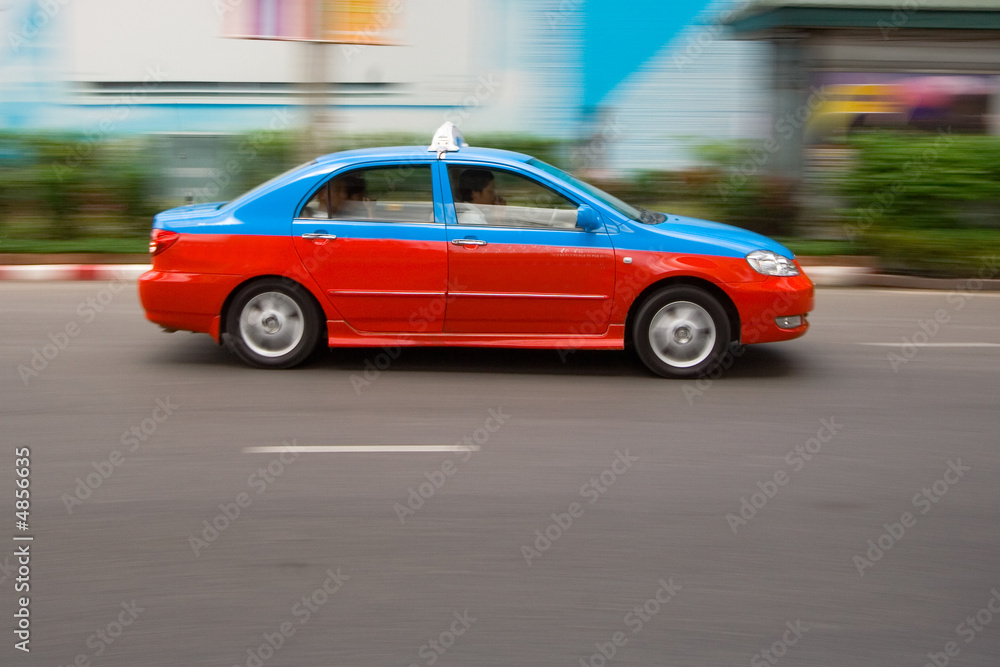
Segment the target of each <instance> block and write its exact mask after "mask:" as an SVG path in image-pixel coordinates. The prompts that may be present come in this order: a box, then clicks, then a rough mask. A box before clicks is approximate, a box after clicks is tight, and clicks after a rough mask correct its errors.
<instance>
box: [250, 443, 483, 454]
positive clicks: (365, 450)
mask: <svg viewBox="0 0 1000 667" xmlns="http://www.w3.org/2000/svg"><path fill="white" fill-rule="evenodd" d="M478 451H479V445H289V446H274V447H244V448H243V453H244V454H283V453H286V452H287V453H289V454H369V453H376V454H387V453H389V454H391V453H406V454H413V453H418V452H419V453H427V452H478Z"/></svg>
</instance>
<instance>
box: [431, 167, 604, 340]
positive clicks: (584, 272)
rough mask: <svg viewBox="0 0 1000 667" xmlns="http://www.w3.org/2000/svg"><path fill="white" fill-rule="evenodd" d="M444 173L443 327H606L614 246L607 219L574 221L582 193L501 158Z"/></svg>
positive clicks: (515, 330)
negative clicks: (593, 223) (584, 225)
mask: <svg viewBox="0 0 1000 667" xmlns="http://www.w3.org/2000/svg"><path fill="white" fill-rule="evenodd" d="M441 171H442V172H443V171H445V169H444V167H443V165H442V167H441ZM447 175H448V180H449V184H450V188H446V189H445V191H444V192H443V195H444V197H445V198H446V199H447V198H448V197H449V196H450V197H451V199H452V202H449V203H450V204H452V205H450V206H446V210H447V212H448V224H447V232H448V273H449V289H448V306H447V313H446V316H445V322H444V331H445V332H446V333H457V334H469V333H476V334H543V335H544V334H569V335H575V334H581V333H604V332H605V331H607V329H608V325H609V321H610V317H611V305H612V298H613V295H614V287H615V253H614V248H613V246H612V244H611V239H610V237H609V236H608V234H607V232H606V231H605V230H604V229H603V228H601V229H599V230H597V231H584V230H583V229H580V228H579V227H577V225H576V222H577V209H578V207H579V203H578V202H575V201H573V200H571V199H570V198H569V197H567V196H566V195H564V194H561V193H559V192H557V191H556V190H555V189H554V188H552V187H549V186H548V185H546V184H544V183H543V182H541V181H540V180H538V179H536V178H534V177H529V176H527V175H525V174H522V173H519V172H516V171H514V170H511V169H507V168H501V167H498V166H491V165H476V164H472V163H464V162H463V163H461V164H451V165H448V167H447ZM484 182H489V183H491V184H492V188H490V187H489V186H488V185H484ZM472 188H480V189H479V190H478V191H475V192H474V191H472V190H471V189H472ZM484 190H485V191H486V192H487V193H489V194H488V196H489V197H491V198H493V200H492V203H489V202H484V201H483V191H484Z"/></svg>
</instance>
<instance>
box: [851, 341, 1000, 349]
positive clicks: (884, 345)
mask: <svg viewBox="0 0 1000 667" xmlns="http://www.w3.org/2000/svg"><path fill="white" fill-rule="evenodd" d="M858 345H866V346H868V347H903V346H904V345H909V346H912V347H955V348H960V347H1000V343H910V342H906V343H902V342H900V343H858Z"/></svg>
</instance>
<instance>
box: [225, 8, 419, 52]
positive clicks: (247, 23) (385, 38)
mask: <svg viewBox="0 0 1000 667" xmlns="http://www.w3.org/2000/svg"><path fill="white" fill-rule="evenodd" d="M216 6H217V7H218V9H219V13H220V14H222V18H223V27H222V32H223V36H225V37H234V38H238V39H275V40H286V41H309V42H330V43H339V44H370V45H387V44H393V43H395V40H394V39H393V38H392V35H393V32H394V30H395V23H396V20H397V19H398V17H399V14H400V13H401V12H402V0H216Z"/></svg>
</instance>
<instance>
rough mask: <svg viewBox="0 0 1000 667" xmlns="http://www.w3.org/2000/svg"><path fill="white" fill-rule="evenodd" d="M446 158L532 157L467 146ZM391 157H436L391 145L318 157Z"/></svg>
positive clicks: (519, 159)
mask: <svg viewBox="0 0 1000 667" xmlns="http://www.w3.org/2000/svg"><path fill="white" fill-rule="evenodd" d="M446 155H447V157H446V158H445V159H446V160H447V161H449V162H462V161H465V160H498V161H501V162H527V161H528V160H530V159H532V158H531V156H530V155H525V154H524V153H515V152H514V151H506V150H502V149H499V148H478V147H472V146H466V147H464V148H462V150H460V151H455V152H451V153H447V154H446ZM372 157H375V158H389V159H395V158H399V159H409V160H413V159H427V160H433V159H434V158H435V155H434V152H433V151H429V150H427V147H426V146H390V147H387V148H359V149H355V150H350V151H341V152H339V153H330V154H329V155H323V156H321V157H318V158H316V162H317V163H318V164H329V163H331V162H342V161H349V160H351V159H353V158H372Z"/></svg>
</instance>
